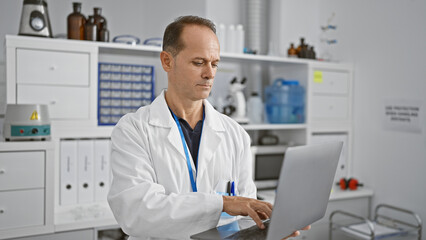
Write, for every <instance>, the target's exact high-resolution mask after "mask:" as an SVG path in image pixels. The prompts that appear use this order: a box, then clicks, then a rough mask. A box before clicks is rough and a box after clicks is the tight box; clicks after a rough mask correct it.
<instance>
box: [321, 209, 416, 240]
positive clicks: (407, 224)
mask: <svg viewBox="0 0 426 240" xmlns="http://www.w3.org/2000/svg"><path fill="white" fill-rule="evenodd" d="M333 231H339V232H341V233H343V234H345V235H348V236H350V237H352V238H355V239H367V240H368V239H370V240H374V239H404V240H406V239H418V240H421V239H422V220H421V218H420V217H419V215H418V214H417V213H415V212H413V211H410V210H407V209H403V208H400V207H395V206H392V205H388V204H379V205H377V206H376V208H375V214H374V219H373V220H369V219H367V218H364V217H361V216H358V215H355V214H353V213H349V212H346V211H342V210H336V211H334V212H332V213H331V214H330V225H329V239H330V240H332V239H333Z"/></svg>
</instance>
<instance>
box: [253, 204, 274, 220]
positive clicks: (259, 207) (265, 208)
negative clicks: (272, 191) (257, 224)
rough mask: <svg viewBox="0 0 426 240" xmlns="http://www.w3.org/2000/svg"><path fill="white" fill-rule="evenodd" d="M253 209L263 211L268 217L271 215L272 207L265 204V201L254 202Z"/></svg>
mask: <svg viewBox="0 0 426 240" xmlns="http://www.w3.org/2000/svg"><path fill="white" fill-rule="evenodd" d="M255 209H256V211H259V212H264V213H265V214H266V215H267V216H268V218H269V217H271V214H272V208H271V207H270V206H269V205H268V204H265V202H259V203H256V205H255Z"/></svg>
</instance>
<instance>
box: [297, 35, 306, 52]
mask: <svg viewBox="0 0 426 240" xmlns="http://www.w3.org/2000/svg"><path fill="white" fill-rule="evenodd" d="M304 45H305V38H300V45H299V46H297V49H296V54H297V55H299V53H300V51H302V48H303V46H304Z"/></svg>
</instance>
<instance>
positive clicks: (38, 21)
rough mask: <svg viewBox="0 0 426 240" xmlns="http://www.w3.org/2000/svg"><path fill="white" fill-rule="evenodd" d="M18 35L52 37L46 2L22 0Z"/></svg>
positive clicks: (41, 0)
mask: <svg viewBox="0 0 426 240" xmlns="http://www.w3.org/2000/svg"><path fill="white" fill-rule="evenodd" d="M19 35H28V36H38V37H52V27H51V26H50V20H49V14H48V13H47V3H46V1H43V0H24V4H23V6H22V14H21V23H20V24H19Z"/></svg>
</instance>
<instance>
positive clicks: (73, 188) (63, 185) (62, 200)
mask: <svg viewBox="0 0 426 240" xmlns="http://www.w3.org/2000/svg"><path fill="white" fill-rule="evenodd" d="M59 192H60V196H59V204H60V205H72V204H76V203H77V141H61V142H60V191H59Z"/></svg>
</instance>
